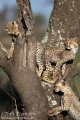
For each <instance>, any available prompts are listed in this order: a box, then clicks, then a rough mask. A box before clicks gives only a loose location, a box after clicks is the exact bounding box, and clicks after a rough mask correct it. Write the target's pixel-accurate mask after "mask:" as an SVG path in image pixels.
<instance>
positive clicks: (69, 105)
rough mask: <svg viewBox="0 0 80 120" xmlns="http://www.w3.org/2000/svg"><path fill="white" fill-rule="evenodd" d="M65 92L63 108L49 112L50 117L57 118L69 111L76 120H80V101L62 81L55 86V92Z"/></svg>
mask: <svg viewBox="0 0 80 120" xmlns="http://www.w3.org/2000/svg"><path fill="white" fill-rule="evenodd" d="M59 91H61V92H63V93H64V95H63V96H62V99H61V100H62V103H63V104H61V106H58V107H55V108H53V109H51V110H49V111H48V114H49V116H56V115H58V114H60V113H61V112H62V111H67V112H68V113H69V114H70V115H71V116H72V117H73V118H74V119H75V120H80V101H79V98H78V97H77V96H76V95H75V93H74V92H73V91H72V89H71V88H70V86H69V85H68V84H67V83H66V84H65V83H64V80H61V81H60V82H58V83H57V84H56V85H55V92H59Z"/></svg>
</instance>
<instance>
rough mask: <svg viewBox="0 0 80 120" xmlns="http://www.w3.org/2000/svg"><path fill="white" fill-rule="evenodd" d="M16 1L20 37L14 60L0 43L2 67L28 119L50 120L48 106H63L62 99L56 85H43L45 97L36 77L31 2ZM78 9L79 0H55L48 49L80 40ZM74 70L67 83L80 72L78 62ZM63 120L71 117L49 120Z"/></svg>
mask: <svg viewBox="0 0 80 120" xmlns="http://www.w3.org/2000/svg"><path fill="white" fill-rule="evenodd" d="M16 1H17V3H18V6H19V9H18V16H17V22H18V25H19V36H18V38H17V40H16V44H15V49H14V53H13V57H12V58H11V59H10V60H8V59H7V58H6V50H5V48H4V47H3V46H2V44H0V67H2V68H3V69H4V71H5V72H6V73H7V75H8V76H9V78H10V80H11V83H12V85H13V87H14V88H15V90H16V91H17V93H18V95H19V97H20V99H21V102H22V104H23V106H24V111H25V113H27V115H29V116H27V117H26V119H31V120H47V119H48V116H47V111H48V103H49V107H53V106H57V105H60V96H58V95H55V94H53V85H51V84H49V83H46V82H42V86H43V87H44V89H45V92H46V94H45V92H44V89H43V87H42V86H41V79H40V78H38V76H37V74H36V37H35V23H34V18H33V13H32V10H31V5H30V1H29V0H16ZM79 6H80V1H79V0H73V1H70V0H64V1H62V0H55V4H54V9H53V10H52V13H51V16H50V20H49V25H48V30H47V32H46V34H45V37H44V39H43V41H42V42H43V43H44V45H45V46H55V45H56V46H57V47H58V46H61V45H63V42H64V41H66V39H67V38H70V37H78V39H79V38H80V36H79V33H80V32H79V27H80V23H79V21H80V10H79ZM76 18H77V19H76ZM79 42H80V41H78V43H79ZM71 68H72V69H74V68H75V70H74V72H72V71H71V70H72V69H71V70H70V71H69V73H68V76H67V77H66V79H67V80H71V79H72V78H73V77H74V76H75V75H76V74H79V73H80V65H77V64H76V63H75V62H74V63H73V64H72V65H71ZM46 96H47V97H46ZM47 99H48V101H47ZM28 117H29V118H28ZM64 119H65V120H68V119H69V120H72V118H71V117H70V116H69V115H67V116H65V117H64V116H63V115H59V116H57V117H55V118H49V120H64Z"/></svg>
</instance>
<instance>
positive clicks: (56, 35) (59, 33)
mask: <svg viewBox="0 0 80 120" xmlns="http://www.w3.org/2000/svg"><path fill="white" fill-rule="evenodd" d="M79 21H80V0H72V1H70V0H55V1H54V8H53V10H52V12H51V15H50V19H49V25H48V29H47V32H46V34H45V37H44V38H43V40H42V43H43V44H44V46H45V47H50V46H53V47H54V46H57V47H58V46H62V45H63V43H64V42H66V40H67V38H71V37H72V38H73V37H77V38H78V44H79V45H80V40H79V39H80V34H79V33H80V29H79V28H80V22H79ZM67 67H70V70H69V72H68V74H67V76H66V81H67V82H68V81H70V80H72V78H74V77H75V76H76V75H77V74H80V65H79V64H76V60H75V61H74V62H73V64H70V65H68V66H67ZM42 85H43V87H44V88H45V91H46V94H47V98H48V101H49V107H56V106H59V105H60V97H59V96H57V95H55V94H53V85H50V84H48V83H44V82H43V83H42ZM58 119H59V120H64V119H65V120H73V119H72V118H71V117H70V116H69V115H67V116H63V115H59V116H57V117H55V118H50V120H58Z"/></svg>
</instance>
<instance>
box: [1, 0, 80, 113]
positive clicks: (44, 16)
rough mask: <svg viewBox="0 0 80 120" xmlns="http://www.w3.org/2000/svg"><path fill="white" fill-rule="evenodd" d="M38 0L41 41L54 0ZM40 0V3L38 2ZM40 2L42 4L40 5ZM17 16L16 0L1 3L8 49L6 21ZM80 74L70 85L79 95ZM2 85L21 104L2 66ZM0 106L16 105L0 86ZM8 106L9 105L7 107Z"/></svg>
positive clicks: (36, 10)
mask: <svg viewBox="0 0 80 120" xmlns="http://www.w3.org/2000/svg"><path fill="white" fill-rule="evenodd" d="M35 1H36V0H31V3H32V9H33V12H34V16H35V21H36V24H37V27H36V29H37V30H36V31H37V38H38V39H39V40H40V41H41V39H42V38H43V36H44V34H45V32H46V29H47V24H48V19H49V16H50V13H51V9H52V7H53V1H54V0H41V1H42V2H41V1H37V3H36V2H35ZM38 2H40V3H38ZM39 4H40V5H39ZM16 16H17V4H16V1H15V0H12V1H11V3H10V0H3V2H1V5H0V42H1V43H2V44H3V45H4V46H5V47H6V49H9V48H10V45H11V37H10V36H9V35H8V34H7V33H6V31H4V29H5V26H6V23H7V22H8V21H14V20H16ZM79 53H80V49H79V50H78V54H77V63H79V62H80V54H79ZM79 79H80V75H78V76H77V77H75V78H74V80H72V81H71V82H70V85H71V87H72V89H73V90H74V92H76V94H77V96H78V97H80V80H79ZM0 86H2V87H3V88H4V89H5V90H6V91H7V92H8V93H9V94H10V95H12V96H14V97H15V98H17V103H18V104H19V98H18V97H17V95H16V94H14V90H13V89H12V86H11V84H10V81H9V78H8V76H7V75H6V73H5V72H4V71H3V70H2V69H1V68H0ZM0 106H2V107H3V109H4V110H8V111H10V110H11V109H12V108H13V107H14V102H13V100H12V99H11V98H10V97H9V96H8V95H7V94H6V93H5V91H4V90H3V89H2V88H0ZM7 106H8V107H7Z"/></svg>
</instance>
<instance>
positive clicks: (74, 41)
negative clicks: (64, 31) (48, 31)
mask: <svg viewBox="0 0 80 120" xmlns="http://www.w3.org/2000/svg"><path fill="white" fill-rule="evenodd" d="M77 42H78V39H77V38H70V39H68V40H67V43H66V44H65V46H66V48H67V49H73V48H75V49H78V43H77Z"/></svg>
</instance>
